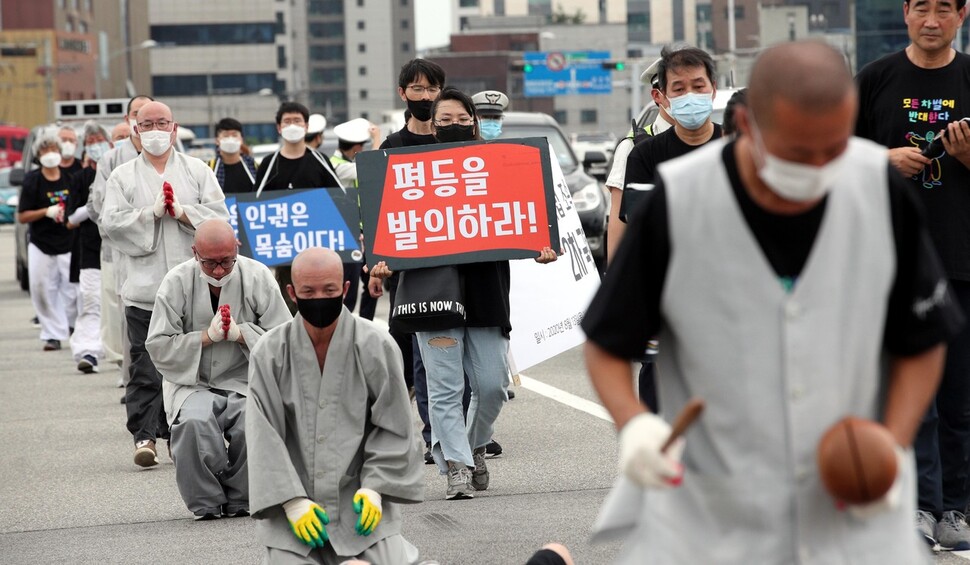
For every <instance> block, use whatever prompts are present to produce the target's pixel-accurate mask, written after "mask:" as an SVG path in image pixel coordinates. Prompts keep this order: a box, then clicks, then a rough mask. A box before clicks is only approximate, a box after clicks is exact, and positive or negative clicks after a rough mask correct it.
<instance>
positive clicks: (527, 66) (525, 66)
mask: <svg viewBox="0 0 970 565" xmlns="http://www.w3.org/2000/svg"><path fill="white" fill-rule="evenodd" d="M509 70H510V71H515V72H520V73H531V72H532V63H527V62H525V61H512V62H511V63H509Z"/></svg>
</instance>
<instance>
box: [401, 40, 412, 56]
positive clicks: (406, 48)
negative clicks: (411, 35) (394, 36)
mask: <svg viewBox="0 0 970 565" xmlns="http://www.w3.org/2000/svg"><path fill="white" fill-rule="evenodd" d="M401 51H403V52H405V53H410V52H411V44H410V43H408V42H407V41H402V42H401Z"/></svg>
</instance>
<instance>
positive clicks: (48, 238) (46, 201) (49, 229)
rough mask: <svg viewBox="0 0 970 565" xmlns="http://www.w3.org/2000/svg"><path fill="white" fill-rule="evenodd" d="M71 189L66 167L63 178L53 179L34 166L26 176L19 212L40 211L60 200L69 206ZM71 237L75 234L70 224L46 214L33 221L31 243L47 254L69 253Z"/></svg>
mask: <svg viewBox="0 0 970 565" xmlns="http://www.w3.org/2000/svg"><path fill="white" fill-rule="evenodd" d="M70 191H71V190H70V183H69V179H68V175H67V174H66V173H65V172H64V171H63V170H62V171H61V178H60V179H58V180H56V181H53V182H51V181H49V180H47V179H46V178H44V175H42V174H41V170H40V169H34V170H33V171H30V172H29V173H27V176H25V177H24V185H23V188H22V189H21V191H20V204H19V206H18V207H17V211H18V212H29V211H31V210H40V209H42V208H48V207H50V206H54V205H55V204H58V203H60V202H63V203H64V204H65V206H66V205H67V199H68V195H69V194H70ZM72 240H73V236H72V233H71V232H70V230H68V229H67V226H65V225H64V224H59V223H57V222H55V221H54V220H52V219H50V218H48V217H46V216H44V217H42V218H41V219H39V220H36V221H34V222H31V223H30V242H31V243H33V244H34V245H36V246H37V248H38V249H40V250H41V251H43V252H44V253H46V254H47V255H60V254H62V253H69V252H70V251H71V244H72Z"/></svg>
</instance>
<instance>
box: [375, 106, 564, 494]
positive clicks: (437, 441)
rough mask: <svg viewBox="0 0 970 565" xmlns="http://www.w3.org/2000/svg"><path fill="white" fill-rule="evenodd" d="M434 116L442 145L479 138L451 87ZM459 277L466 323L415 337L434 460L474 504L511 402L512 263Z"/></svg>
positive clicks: (381, 273)
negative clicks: (465, 398) (466, 396)
mask: <svg viewBox="0 0 970 565" xmlns="http://www.w3.org/2000/svg"><path fill="white" fill-rule="evenodd" d="M431 115H432V128H431V131H432V135H434V137H435V139H437V140H438V142H439V143H456V142H463V141H473V140H476V139H479V135H478V126H477V120H476V113H475V105H474V104H473V103H472V100H471V98H469V97H468V95H466V94H465V93H463V92H461V91H459V90H457V89H454V88H445V89H444V90H442V91H441V93H440V95H439V96H438V99H437V100H436V101H435V102H434V104H433V106H432V113H431ZM555 260H556V254H555V253H554V252H553V251H552V249H550V248H548V247H546V248H544V249H542V250H541V251H540V252H539V256H538V257H537V258H536V261H537V262H540V263H549V262H552V261H555ZM458 273H459V276H460V278H461V279H462V281H463V283H462V287H463V289H464V306H465V322H464V324H463V325H461V326H460V327H454V328H450V329H445V330H441V329H436V330H434V331H418V332H416V333H415V340H416V342H417V344H418V347H419V349H420V351H421V357H422V359H423V361H424V366H425V369H426V371H427V374H428V398H429V408H430V417H431V435H432V439H431V441H432V454H433V456H434V460H435V463H436V464H437V465H438V469H439V470H440V471H441V473H442V474H447V476H448V486H447V491H446V496H445V498H446V499H448V500H456V499H462V498H473V497H474V493H475V491H482V490H485V489H487V488H488V485H489V471H488V469H487V467H486V466H485V445H486V444H487V443H488V442H489V441H490V440H491V437H492V430H493V428H494V425H495V420H496V419H497V418H498V415H499V412H501V410H502V405H503V404H505V401H506V400H507V398H508V396H507V394H506V386H507V377H508V373H509V367H508V362H507V357H506V356H507V353H508V347H509V332H510V331H511V330H512V325H511V322H510V316H509V286H510V275H509V262H508V261H488V262H482V263H470V264H462V265H458ZM373 274H374V275H375V276H378V277H387V276H390V275H391V274H392V273H391V271H390V269H388V268H387V265H386V264H385V263H384V262H383V261H382V262H379V263H377V264H376V265H375V266H374V270H373ZM404 284H405V285H406V284H407V277H404ZM465 374H467V375H468V382H469V386H470V387H471V402H470V403H469V407H468V415H467V418H466V417H465V416H464V415H463V412H462V393H463V391H464V389H465V378H464V375H465ZM466 422H467V425H466Z"/></svg>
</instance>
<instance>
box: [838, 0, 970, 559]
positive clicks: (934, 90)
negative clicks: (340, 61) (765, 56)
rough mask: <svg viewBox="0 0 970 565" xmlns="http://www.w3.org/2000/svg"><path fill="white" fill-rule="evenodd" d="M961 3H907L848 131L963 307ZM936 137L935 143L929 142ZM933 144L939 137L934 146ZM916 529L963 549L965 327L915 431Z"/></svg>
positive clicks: (965, 68)
mask: <svg viewBox="0 0 970 565" xmlns="http://www.w3.org/2000/svg"><path fill="white" fill-rule="evenodd" d="M966 10H967V8H966V7H965V0H907V1H906V2H904V4H903V15H904V18H905V20H906V25H907V29H908V30H909V37H910V41H911V42H910V44H909V46H908V47H906V49H905V50H903V51H899V52H897V53H893V54H890V55H887V56H885V57H883V58H881V59H879V60H877V61H875V62H873V63H871V64H869V65H867V66H866V67H865V68H864V69H862V71H860V72H859V75H858V76H857V77H856V80H857V82H858V85H859V118H858V122H857V124H856V134H857V135H859V136H860V137H865V138H868V139H871V140H873V141H875V142H877V143H879V144H881V145H884V146H886V147H888V148H889V160H890V162H891V163H892V164H893V166H895V167H896V169H897V170H899V171H900V172H901V173H903V175H904V176H905V177H906V178H907V180H908V188H909V190H910V191H911V192H912V193H913V195H914V196H916V197H918V198H919V200H921V201H922V203H923V206H924V207H925V208H926V213H927V217H928V218H929V231H930V235H931V236H932V238H933V243H934V244H935V245H936V248H937V250H938V251H939V253H940V258H941V259H942V260H943V266H944V268H945V269H946V274H947V277H948V279H949V285H950V289H951V291H952V292H953V293H954V295H955V297H956V299H957V301H958V302H959V303H960V304H961V306H962V307H963V309H964V310H968V309H970V125H968V124H967V123H965V122H961V121H958V120H960V119H961V118H966V117H970V56H968V55H966V54H964V53H959V52H957V51H956V50H954V49H953V48H952V47H951V46H950V45H951V43H952V42H953V40H954V38H955V37H956V33H957V31H958V30H959V29H960V27H961V26H962V24H963V21H964V18H965V16H966ZM941 131H942V132H945V134H943V135H944V137H943V139H942V141H943V143H942V145H940V144H939V143H936V144H934V147H937V149H934V148H928V146H930V143H931V142H932V141H934V140H936V138H937V137H939V136H940V135H941ZM936 141H939V140H936ZM915 446H916V461H917V467H918V470H919V483H918V491H919V511H918V512H917V516H916V521H917V528H918V529H919V531H920V533H921V534H922V535H923V537H924V538H925V539H926V541H927V543H929V544H930V545H934V544H935V543H936V542H939V544H940V546H941V547H944V548H947V549H957V550H967V549H970V527H968V526H967V522H966V518H965V516H964V512H965V511H966V510H965V509H966V508H967V505H968V503H970V463H968V462H970V328H967V329H964V331H963V332H961V333H960V334H958V335H957V336H956V337H955V338H954V339H953V340H952V341H951V342H950V344H949V348H948V349H947V361H946V369H945V371H944V374H943V381H942V382H941V383H940V389H939V391H938V393H937V396H936V401H935V402H934V403H933V404H931V405H930V408H929V411H928V412H927V414H926V417H925V419H924V421H923V425H922V426H921V427H920V431H919V434H918V435H917V438H916V442H915Z"/></svg>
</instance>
